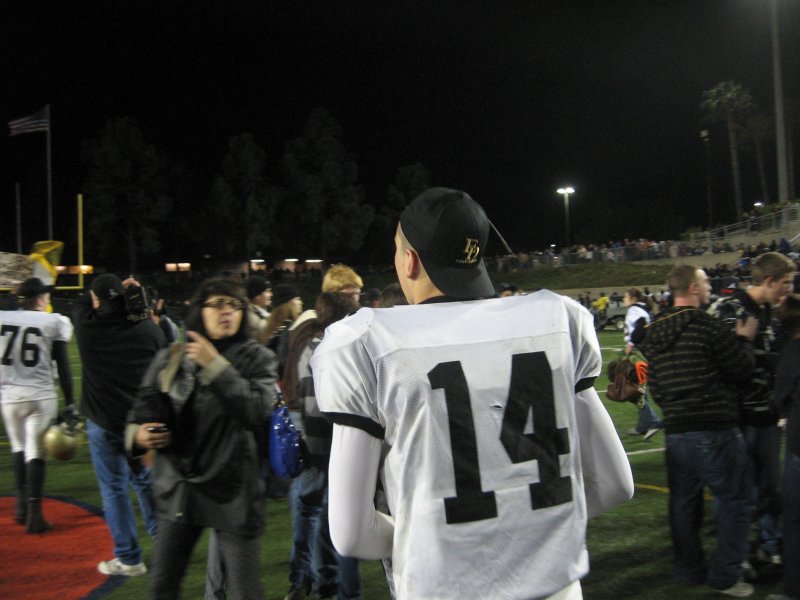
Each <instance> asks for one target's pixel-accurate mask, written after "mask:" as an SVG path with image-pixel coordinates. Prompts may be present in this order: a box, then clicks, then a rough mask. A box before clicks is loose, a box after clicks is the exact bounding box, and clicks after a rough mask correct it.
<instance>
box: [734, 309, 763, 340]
mask: <svg viewBox="0 0 800 600" xmlns="http://www.w3.org/2000/svg"><path fill="white" fill-rule="evenodd" d="M756 333H758V319H756V318H755V317H754V316H752V315H748V316H747V317H746V318H744V319H736V335H741V336H742V337H746V338H747V339H748V340H750V341H751V342H752V341H753V340H754V339H756Z"/></svg>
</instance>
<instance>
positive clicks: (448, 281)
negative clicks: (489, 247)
mask: <svg viewBox="0 0 800 600" xmlns="http://www.w3.org/2000/svg"><path fill="white" fill-rule="evenodd" d="M423 264H424V262H423ZM425 271H426V272H427V273H428V277H430V278H431V281H433V283H434V285H436V287H437V288H438V289H439V290H441V291H442V292H444V294H445V295H446V296H449V297H450V298H464V299H476V298H491V297H493V296H495V291H494V285H493V284H492V280H491V279H489V273H488V272H487V271H486V264H485V263H484V262H483V260H481V261H479V262H478V264H477V265H476V266H474V267H470V268H469V269H464V268H455V267H428V266H427V265H425Z"/></svg>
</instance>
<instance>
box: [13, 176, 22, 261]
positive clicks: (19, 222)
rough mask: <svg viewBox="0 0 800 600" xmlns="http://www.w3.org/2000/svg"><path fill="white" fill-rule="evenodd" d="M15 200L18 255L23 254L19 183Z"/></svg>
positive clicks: (16, 184) (15, 185)
mask: <svg viewBox="0 0 800 600" xmlns="http://www.w3.org/2000/svg"><path fill="white" fill-rule="evenodd" d="M14 198H15V200H16V202H17V254H22V202H21V201H20V197H19V181H17V182H16V183H15V184H14Z"/></svg>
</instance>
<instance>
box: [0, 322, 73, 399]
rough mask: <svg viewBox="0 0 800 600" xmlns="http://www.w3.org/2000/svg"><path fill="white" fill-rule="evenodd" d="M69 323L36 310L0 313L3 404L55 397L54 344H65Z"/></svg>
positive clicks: (70, 330) (0, 372) (68, 332)
mask: <svg viewBox="0 0 800 600" xmlns="http://www.w3.org/2000/svg"><path fill="white" fill-rule="evenodd" d="M72 329H73V327H72V322H71V321H70V320H69V319H68V318H67V317H65V316H63V315H59V314H55V313H46V312H41V311H36V310H10V311H0V390H1V391H0V400H2V402H3V404H10V403H12V402H24V401H27V400H49V399H52V398H56V397H57V395H56V388H55V385H54V383H53V367H52V362H53V359H52V349H53V342H54V341H63V342H68V341H69V339H70V338H71V337H72Z"/></svg>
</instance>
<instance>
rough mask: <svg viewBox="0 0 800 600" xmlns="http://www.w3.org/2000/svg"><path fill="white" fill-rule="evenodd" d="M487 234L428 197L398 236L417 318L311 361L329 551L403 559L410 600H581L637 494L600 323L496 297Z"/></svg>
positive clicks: (343, 338)
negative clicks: (324, 448)
mask: <svg viewBox="0 0 800 600" xmlns="http://www.w3.org/2000/svg"><path fill="white" fill-rule="evenodd" d="M489 228H490V224H489V221H488V219H487V217H486V215H485V213H484V211H483V209H482V208H481V207H480V206H479V205H478V204H477V203H476V202H475V201H474V200H473V199H472V198H470V196H469V195H467V194H465V193H464V192H460V191H456V190H451V189H445V188H432V189H430V190H427V191H425V192H423V193H422V194H420V195H419V196H418V197H417V198H415V199H414V201H413V202H411V204H410V205H409V206H408V207H407V208H406V209H405V210H404V211H403V213H402V215H401V217H400V223H399V225H398V227H397V232H396V235H395V244H396V252H395V269H396V271H397V275H398V278H399V280H400V284H401V286H402V288H403V292H404V293H405V296H406V298H407V299H408V301H409V303H410V306H396V307H393V308H391V309H369V308H363V309H361V310H360V311H358V312H357V313H356V314H355V315H353V316H351V317H348V318H347V319H344V320H343V321H340V322H338V323H336V324H334V325H333V326H331V327H329V328H328V330H327V331H326V333H325V337H324V339H323V341H322V343H321V344H320V346H319V347H318V348H317V350H316V351H315V353H314V356H313V357H312V370H313V374H314V385H315V388H316V391H317V398H318V402H319V405H320V407H321V408H322V410H323V411H324V412H325V413H326V414H327V415H328V416H329V418H331V419H332V420H333V422H334V430H333V446H332V453H331V462H330V509H329V510H330V528H331V537H332V539H333V542H334V544H335V546H336V548H337V550H339V552H341V553H342V554H343V555H345V556H356V557H360V558H366V559H378V558H385V557H391V559H392V563H393V575H392V582H391V583H392V584H393V585H394V588H395V590H396V595H397V597H398V598H400V599H413V600H418V599H422V598H544V597H549V598H558V599H559V600H561V599H567V598H569V599H574V598H581V597H582V592H581V587H580V578H581V577H583V576H584V575H585V574H586V573H587V572H588V568H589V565H588V556H587V552H586V545H585V536H586V521H587V518H588V517H591V516H593V515H596V514H599V513H601V512H603V511H605V510H607V509H609V508H610V507H612V506H615V505H616V504H618V503H620V502H624V501H626V500H628V499H629V498H631V496H632V495H633V478H632V475H631V470H630V465H629V463H628V460H627V458H626V456H625V452H624V450H623V448H622V444H621V443H620V440H619V437H618V436H617V434H616V431H615V429H614V426H613V423H612V422H611V418H610V417H609V415H608V413H607V412H606V410H605V408H604V407H603V404H602V402H601V401H600V398H599V397H598V395H597V392H596V391H595V390H594V387H593V382H594V378H595V377H596V376H597V375H598V374H599V373H600V370H601V356H600V349H599V345H598V342H597V336H596V334H595V331H594V327H593V324H592V317H591V315H590V314H589V312H588V311H587V310H586V309H584V308H582V307H581V306H580V305H578V303H577V302H575V301H573V300H571V299H568V298H566V297H562V296H559V295H557V294H554V293H552V292H549V291H541V292H537V293H535V294H530V295H527V296H513V297H510V298H503V299H493V298H490V297H491V296H493V295H494V288H493V286H492V283H491V281H490V279H489V277H488V274H487V273H486V268H485V266H484V262H483V253H484V251H485V247H486V242H487V239H488V237H489ZM484 298H489V299H484ZM382 456H384V458H383V462H382V463H381V457H382ZM379 471H380V475H381V477H382V480H383V485H384V488H385V490H386V496H387V501H388V505H389V510H390V513H391V514H390V515H387V514H384V513H381V512H378V511H376V510H375V508H374V506H373V496H374V494H375V485H376V480H377V476H378V473H379Z"/></svg>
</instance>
